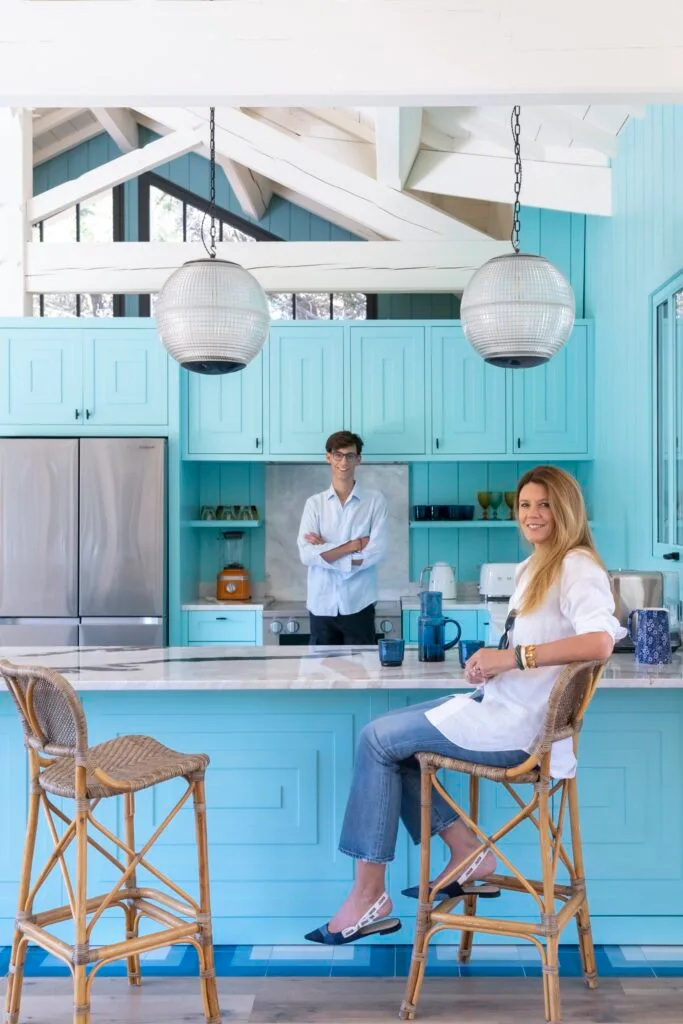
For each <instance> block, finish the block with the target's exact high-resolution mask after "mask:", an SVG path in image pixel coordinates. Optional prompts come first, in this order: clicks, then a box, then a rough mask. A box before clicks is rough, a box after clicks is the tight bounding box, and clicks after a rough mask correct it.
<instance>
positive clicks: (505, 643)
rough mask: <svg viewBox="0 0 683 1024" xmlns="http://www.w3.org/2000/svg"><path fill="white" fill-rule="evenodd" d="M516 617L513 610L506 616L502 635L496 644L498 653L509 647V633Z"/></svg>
mask: <svg viewBox="0 0 683 1024" xmlns="http://www.w3.org/2000/svg"><path fill="white" fill-rule="evenodd" d="M516 617H517V612H516V611H515V609H514V608H513V609H512V611H511V612H510V614H509V615H508V617H507V619H506V620H505V626H504V627H503V635H502V637H501V638H500V640H499V642H498V650H499V651H507V649H508V647H509V646H510V633H511V632H512V628H513V626H514V624H515V618H516Z"/></svg>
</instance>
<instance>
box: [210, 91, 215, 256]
mask: <svg viewBox="0 0 683 1024" xmlns="http://www.w3.org/2000/svg"><path fill="white" fill-rule="evenodd" d="M209 167H210V170H209V213H210V214H211V246H210V253H209V255H210V256H211V259H212V260H215V259H216V108H215V107H211V108H210V111H209Z"/></svg>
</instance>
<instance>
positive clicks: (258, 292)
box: [154, 107, 270, 374]
mask: <svg viewBox="0 0 683 1024" xmlns="http://www.w3.org/2000/svg"><path fill="white" fill-rule="evenodd" d="M209 123H210V154H209V156H210V201H209V209H208V211H207V213H206V214H205V218H206V216H210V217H211V233H210V234H211V242H210V245H209V246H207V245H206V242H205V241H204V232H203V230H202V242H203V243H204V248H205V249H206V251H207V253H208V259H199V260H190V261H189V262H187V263H184V264H183V265H182V267H179V268H178V270H174V271H173V273H172V274H171V276H170V277H169V278H168V280H167V281H166V283H165V284H164V286H163V288H162V289H161V291H160V292H159V295H158V296H157V302H156V307H155V310H154V315H155V318H156V322H157V327H158V330H159V335H160V337H161V341H162V343H163V345H164V348H166V350H167V351H168V352H169V354H170V355H171V356H172V357H173V358H174V359H175V360H176V362H178V363H180V365H181V366H183V367H185V369H186V370H192V371H193V372H194V373H211V374H220V373H233V372H234V371H236V370H243V369H244V367H245V366H246V365H247V363H249V362H251V360H252V359H253V358H254V357H255V356H256V355H258V353H259V351H260V350H261V348H262V347H263V343H264V342H265V340H266V338H267V337H268V328H269V326H270V310H269V308H268V299H267V297H266V294H265V292H264V291H263V288H262V287H261V285H260V284H259V283H258V281H257V280H256V278H255V277H254V276H253V275H252V274H250V273H249V271H248V270H245V269H244V267H240V266H239V265H238V264H237V263H229V262H228V261H227V260H219V259H216V142H215V133H216V122H215V110H214V108H213V107H211V114H210V122H209ZM202 228H203V223H202Z"/></svg>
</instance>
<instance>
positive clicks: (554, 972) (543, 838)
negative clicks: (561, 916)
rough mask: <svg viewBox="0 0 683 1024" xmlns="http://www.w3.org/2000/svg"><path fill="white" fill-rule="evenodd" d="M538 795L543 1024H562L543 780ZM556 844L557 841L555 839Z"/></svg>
mask: <svg viewBox="0 0 683 1024" xmlns="http://www.w3.org/2000/svg"><path fill="white" fill-rule="evenodd" d="M536 792H537V793H538V810H539V814H538V823H539V835H540V843H541V868H542V872H543V874H542V878H543V909H544V912H543V914H542V919H543V923H544V924H545V925H546V927H547V928H548V930H549V933H548V934H546V944H545V955H546V960H545V963H544V965H543V988H544V991H545V1006H546V1020H547V1021H548V1022H549V1024H561V1020H562V1010H561V1005H560V976H559V951H560V940H559V932H558V926H557V915H556V914H555V870H554V868H553V850H552V841H551V834H550V821H551V817H550V796H549V792H550V785H549V782H548V778H547V777H542V778H541V780H540V782H539V783H538V784H537V786H536ZM558 841H559V839H558Z"/></svg>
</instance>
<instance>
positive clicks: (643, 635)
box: [628, 608, 671, 665]
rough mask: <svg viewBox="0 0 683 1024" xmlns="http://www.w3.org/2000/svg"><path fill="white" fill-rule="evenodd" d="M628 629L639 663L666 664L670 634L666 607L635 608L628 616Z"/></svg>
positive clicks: (669, 649)
mask: <svg viewBox="0 0 683 1024" xmlns="http://www.w3.org/2000/svg"><path fill="white" fill-rule="evenodd" d="M628 624H629V630H630V633H631V637H632V639H633V642H634V644H635V647H636V661H637V662H638V663H639V664H640V665H668V664H669V663H670V661H671V634H670V632H669V613H668V611H667V609H666V608H635V609H634V610H633V611H632V612H631V614H630V615H629V617H628Z"/></svg>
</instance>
